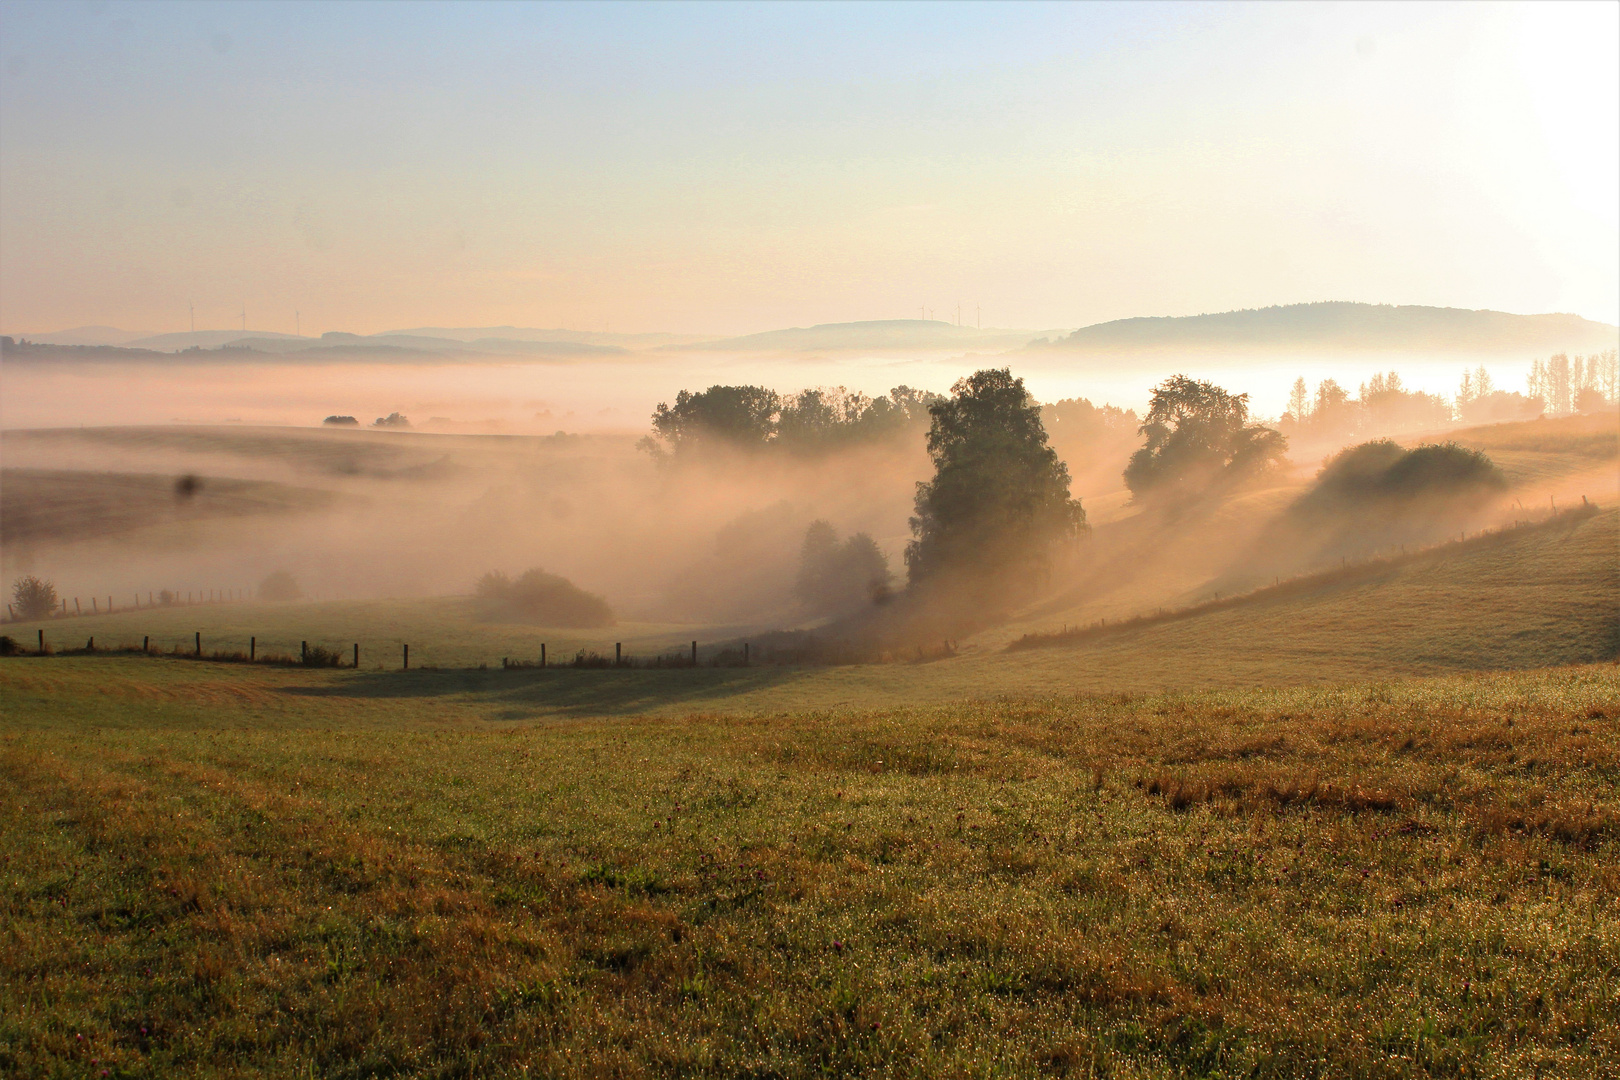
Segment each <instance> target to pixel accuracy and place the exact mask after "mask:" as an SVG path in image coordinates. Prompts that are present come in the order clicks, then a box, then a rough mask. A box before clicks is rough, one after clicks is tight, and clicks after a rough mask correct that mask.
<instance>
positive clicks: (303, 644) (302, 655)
mask: <svg viewBox="0 0 1620 1080" xmlns="http://www.w3.org/2000/svg"><path fill="white" fill-rule="evenodd" d="M298 662H299V663H300V664H307V663H309V642H307V641H300V642H299V643H298Z"/></svg>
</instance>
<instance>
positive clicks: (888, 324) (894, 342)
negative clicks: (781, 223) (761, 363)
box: [665, 319, 1063, 352]
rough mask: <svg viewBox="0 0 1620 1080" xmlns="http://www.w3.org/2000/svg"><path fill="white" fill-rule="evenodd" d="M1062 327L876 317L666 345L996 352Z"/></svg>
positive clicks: (715, 348)
mask: <svg viewBox="0 0 1620 1080" xmlns="http://www.w3.org/2000/svg"><path fill="white" fill-rule="evenodd" d="M1062 332H1063V331H1061V330H1056V331H1053V330H1045V331H1041V330H1007V329H997V328H986V329H980V328H977V327H972V326H957V325H955V324H954V323H948V322H941V321H939V320H936V319H879V320H875V321H872V322H850V323H821V324H820V325H818V326H809V327H798V326H796V327H793V328H792V329H789V330H768V331H766V332H764V333H761V334H748V335H746V336H744V337H734V338H721V339H719V340H716V341H704V342H697V343H693V344H688V345H666V346H665V348H666V349H683V350H686V351H691V352H812V351H838V350H848V349H904V350H921V349H929V350H932V349H947V350H962V349H972V350H974V351H977V352H985V351H991V352H1000V351H1004V350H1007V349H1016V348H1019V347H1020V346H1023V345H1025V344H1028V343H1029V341H1030V340H1031V339H1033V338H1036V337H1038V336H1040V335H1041V334H1043V333H1044V334H1053V333H1057V334H1061V333H1062Z"/></svg>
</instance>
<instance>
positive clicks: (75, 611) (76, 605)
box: [73, 596, 84, 615]
mask: <svg viewBox="0 0 1620 1080" xmlns="http://www.w3.org/2000/svg"><path fill="white" fill-rule="evenodd" d="M73 614H75V615H83V614H84V608H82V607H80V606H79V598H78V597H77V596H75V597H74V598H73Z"/></svg>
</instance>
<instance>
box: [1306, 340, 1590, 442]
mask: <svg viewBox="0 0 1620 1080" xmlns="http://www.w3.org/2000/svg"><path fill="white" fill-rule="evenodd" d="M1616 357H1617V351H1616V350H1614V349H1610V350H1608V351H1607V352H1601V353H1594V354H1592V355H1591V356H1576V357H1574V358H1573V359H1572V358H1571V357H1569V356H1568V355H1567V354H1565V353H1557V354H1555V355H1553V356H1550V357H1548V358H1547V359H1545V360H1536V361H1533V362H1532V363H1531V365H1530V375H1529V378H1528V380H1527V383H1528V385H1527V387H1526V389H1527V390H1528V393H1525V394H1521V393H1518V392H1516V391H1509V390H1503V389H1501V388H1500V387H1498V386H1497V385H1496V382H1495V380H1494V379H1492V378H1491V373H1490V372H1489V371H1487V370H1486V369H1485V367H1484V365H1480V366H1479V367H1476V368H1474V369H1473V370H1471V371H1464V372H1463V376H1462V382H1461V384H1460V385H1459V386H1458V387H1457V395H1456V397H1455V399H1454V400H1452V401H1447V400H1446V398H1445V397H1443V396H1442V395H1440V394H1430V393H1425V392H1423V391H1421V390H1408V389H1406V388H1405V387H1403V386H1402V385H1401V377H1400V375H1399V374H1398V373H1396V372H1393V371H1391V372H1388V373H1381V374H1377V375H1374V376H1373V377H1372V378H1371V379H1369V380H1368V381H1367V382H1364V383H1362V384H1361V387H1360V393H1359V395H1358V396H1357V397H1354V398H1352V397H1351V396H1350V394H1349V391H1347V390H1345V389H1344V388H1343V387H1341V386H1340V385H1339V384H1338V383H1337V382H1335V381H1334V380H1332V379H1323V380H1322V381H1321V382H1320V383H1318V384H1317V386H1316V393H1315V394H1314V395H1313V394H1312V393H1311V390H1310V387H1309V386H1307V385H1306V382H1305V380H1304V379H1295V380H1294V386H1293V389H1292V390H1291V391H1290V393H1289V395H1288V411H1287V412H1285V413H1283V415H1282V419H1281V421H1280V422H1279V423H1278V427H1279V428H1280V429H1281V430H1283V431H1284V432H1289V433H1294V434H1299V435H1310V436H1315V437H1321V438H1343V437H1345V436H1349V435H1354V434H1356V433H1358V432H1378V433H1384V432H1394V431H1418V430H1433V429H1435V428H1442V427H1445V426H1446V425H1447V424H1450V423H1452V422H1453V421H1461V422H1463V423H1465V424H1491V423H1501V422H1504V421H1509V420H1533V419H1535V418H1536V417H1538V416H1542V415H1548V416H1567V415H1569V414H1570V413H1578V412H1580V413H1591V412H1601V411H1603V410H1605V409H1611V408H1614V407H1615V402H1616V399H1617V397H1620V364H1617V362H1616Z"/></svg>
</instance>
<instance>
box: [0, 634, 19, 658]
mask: <svg viewBox="0 0 1620 1080" xmlns="http://www.w3.org/2000/svg"><path fill="white" fill-rule="evenodd" d="M22 653H23V647H22V646H21V645H19V644H17V639H16V638H14V637H12V636H11V635H10V634H0V656H21V655H22Z"/></svg>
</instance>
